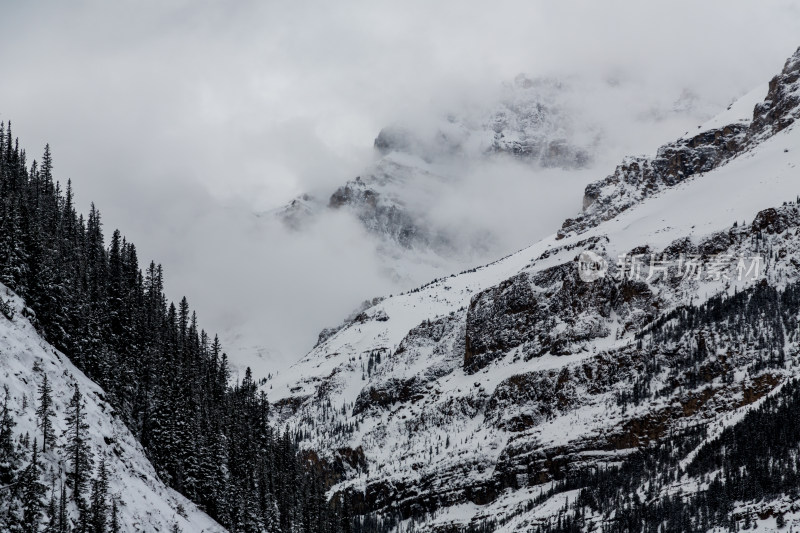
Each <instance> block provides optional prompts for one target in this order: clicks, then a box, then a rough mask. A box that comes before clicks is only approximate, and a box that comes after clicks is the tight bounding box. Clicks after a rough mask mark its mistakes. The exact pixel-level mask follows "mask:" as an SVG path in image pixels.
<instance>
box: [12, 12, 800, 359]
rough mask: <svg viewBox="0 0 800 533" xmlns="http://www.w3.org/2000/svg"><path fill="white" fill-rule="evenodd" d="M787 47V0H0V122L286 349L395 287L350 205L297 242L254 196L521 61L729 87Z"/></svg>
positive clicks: (352, 165) (339, 160)
mask: <svg viewBox="0 0 800 533" xmlns="http://www.w3.org/2000/svg"><path fill="white" fill-rule="evenodd" d="M799 45H800V7H798V3H797V2H794V1H788V0H787V1H759V2H752V1H730V0H728V1H722V0H720V1H712V2H698V1H696V0H695V1H676V0H673V1H669V2H650V1H648V2H642V1H606V2H595V1H585V2H576V1H563V2H550V1H531V0H523V1H515V2H503V1H493V2H473V1H464V0H459V1H441V2H431V1H406V2H391V3H390V2H376V1H374V0H372V1H363V2H359V1H349V0H348V1H340V2H305V1H293V2H289V1H263V0H261V1H252V2H248V1H236V2H222V1H219V2H215V1H198V0H191V1H184V2H177V1H176V2H168V1H153V2H141V1H137V2H125V1H114V2H108V1H98V2H81V1H74V2H13V3H11V2H9V3H6V4H5V5H4V6H3V9H2V16H0V50H2V57H3V61H2V63H0V65H2V66H1V67H0V68H2V71H1V72H0V119H1V120H11V121H12V122H13V125H14V126H13V127H14V132H15V134H16V135H18V136H19V137H20V140H21V142H22V143H23V145H24V146H25V147H27V149H28V151H29V152H32V153H33V154H32V155H37V154H38V153H40V152H41V149H42V148H43V146H44V144H45V142H49V143H50V144H51V146H52V150H53V154H54V160H55V168H56V174H57V176H58V177H60V178H61V179H66V178H67V177H69V178H72V179H73V182H74V186H75V188H76V190H77V199H78V202H79V204H80V205H81V206H82V208H83V209H87V208H88V203H89V201H92V200H93V201H95V202H96V203H97V204H98V206H99V207H100V209H101V211H102V212H103V215H104V222H105V227H106V233H107V234H110V233H111V231H112V229H113V228H115V227H119V228H121V229H122V231H123V233H124V234H126V235H128V236H129V238H130V239H131V240H133V241H134V242H135V243H136V244H137V246H138V248H139V250H140V258H142V259H149V258H151V257H153V258H156V259H157V260H158V261H160V262H162V263H164V265H165V268H166V271H167V283H168V291H169V292H170V294H171V296H174V297H179V296H180V295H181V294H183V293H186V294H187V295H188V296H189V298H190V301H193V302H194V303H195V304H196V305H197V307H198V308H199V312H200V315H201V319H203V317H206V320H204V322H205V323H207V324H208V325H209V327H210V328H215V327H224V326H230V323H231V322H232V321H234V322H235V321H236V320H238V319H239V318H237V317H240V316H241V315H242V314H247V313H253V312H256V311H255V309H259V311H258V312H260V313H262V315H260V316H261V318H260V320H263V321H264V322H265V323H272V324H277V326H274V327H273V329H270V328H269V327H265V330H269V332H270V334H271V335H277V332H278V331H291V333H289V334H287V337H291V341H288V340H287V341H286V342H281V343H278V344H283V346H282V348H281V349H283V350H289V351H292V350H295V351H300V350H302V349H305V348H307V347H308V345H309V343H313V339H309V337H310V336H313V335H309V332H310V331H311V330H314V329H316V328H317V326H318V324H319V323H322V322H326V323H327V322H336V320H337V319H336V317H341V314H342V309H344V308H347V307H348V306H351V305H352V302H353V301H358V299H360V298H361V297H362V296H363V295H371V294H375V293H380V292H382V291H384V290H385V289H386V288H387V285H386V283H385V280H382V279H381V278H380V275H379V274H378V273H377V272H376V271H374V270H373V271H364V272H360V271H359V272H357V273H355V274H354V273H353V272H354V268H353V265H361V264H365V263H370V261H372V258H371V257H370V256H369V254H370V252H369V250H366V249H359V248H358V246H357V245H356V244H353V246H351V247H348V245H347V243H348V242H351V243H357V242H359V239H360V237H361V235H360V234H359V228H357V227H356V226H355V225H354V224H352V221H349V220H345V219H342V220H338V221H336V222H335V223H334V224H333V228H330V227H329V228H326V229H325V231H324V232H321V233H320V238H319V239H318V240H316V241H313V242H314V247H313V249H309V248H308V246H307V245H300V244H297V243H293V242H292V241H291V239H287V238H286V236H285V235H272V234H270V233H269V232H262V231H261V228H260V227H259V226H258V223H257V222H254V221H252V220H251V218H250V213H253V212H257V211H262V210H264V209H268V208H271V207H275V206H278V205H281V204H283V203H285V202H286V201H287V200H289V199H290V198H292V197H293V196H294V195H296V194H298V193H300V192H303V191H306V190H325V189H326V188H330V187H333V186H334V185H336V184H338V183H342V182H343V181H344V180H346V179H349V178H351V177H353V176H354V175H356V174H357V173H358V172H359V171H360V169H362V168H363V167H364V166H365V165H366V164H367V163H368V162H369V161H370V159H371V158H372V157H374V156H373V154H372V150H371V146H372V140H373V138H374V136H375V135H376V133H377V132H378V131H379V129H380V128H381V127H382V126H384V125H386V124H389V123H392V122H395V121H397V120H399V119H403V118H408V117H414V116H417V117H421V116H424V115H425V114H429V113H436V112H437V111H438V110H441V109H444V108H445V107H447V106H450V105H452V104H453V102H457V101H461V100H479V99H480V98H481V95H482V94H483V93H485V92H490V91H491V90H493V88H494V87H496V86H497V85H498V84H500V83H501V82H503V81H507V80H510V79H513V77H514V76H515V75H516V74H518V73H520V72H526V73H528V74H530V75H572V74H579V75H581V76H585V77H589V78H596V79H612V78H613V79H619V80H624V81H626V82H628V83H631V84H633V86H635V87H640V88H641V91H640V93H639V94H638V95H637V96H636V98H641V99H653V100H658V99H664V100H665V101H667V100H670V99H674V98H675V97H676V95H678V94H680V92H681V91H682V90H683V89H687V88H688V89H691V90H692V91H693V92H695V93H696V94H697V95H699V97H700V98H701V99H703V100H704V101H710V102H729V101H730V100H731V99H732V98H734V97H735V96H737V95H740V94H742V93H743V92H745V91H747V90H748V89H750V88H752V87H754V86H756V85H758V84H759V83H761V82H764V81H766V80H768V79H769V77H771V76H772V75H773V74H774V73H776V72H777V71H778V70H780V67H781V66H782V64H783V62H784V60H785V59H786V57H787V56H788V55H790V54H791V53H792V52H793V51H794V50H795V49H796V48H797V47H798V46H799ZM587 98H590V95H587ZM600 177H602V176H598V178H600ZM578 202H579V200H578V199H576V205H578ZM337 224H338V225H337ZM553 229H555V228H553ZM334 230H335V232H336V234H337V235H339V236H340V237H341V236H344V237H341V239H340V240H339V241H337V242H331V240H330V239H329V237H330V233H331V231H334ZM320 231H321V230H320ZM309 242H311V241H309ZM251 248H253V249H251ZM343 248H344V249H345V251H346V253H344V254H343V253H342V249H343ZM343 255H344V256H346V257H342V256H343ZM301 262H302V263H305V265H299V263H301ZM236 263H238V264H239V266H232V265H234V264H236ZM242 263H246V266H244V267H243V266H241V264H242ZM321 264H324V268H322V267H321V266H320V265H321ZM253 284H258V285H259V287H260V288H261V290H259V291H255V292H254V291H253V290H250V287H252V286H253ZM265 309H266V311H265ZM300 323H303V325H298V324H300ZM309 324H311V325H309ZM298 339H308V340H307V341H299V340H298ZM293 355H300V353H297V354H293Z"/></svg>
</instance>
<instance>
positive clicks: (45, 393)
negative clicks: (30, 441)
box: [36, 374, 55, 452]
mask: <svg viewBox="0 0 800 533" xmlns="http://www.w3.org/2000/svg"><path fill="white" fill-rule="evenodd" d="M52 392H53V390H52V388H51V387H50V384H49V383H48V382H47V374H44V375H43V377H42V383H41V385H39V406H38V407H37V408H36V417H37V418H38V422H39V428H40V429H41V430H42V452H46V451H47V446H48V445H51V446H52V445H53V443H54V442H55V434H54V433H53V421H52V418H53V416H55V413H54V412H53V398H52V396H51V395H52Z"/></svg>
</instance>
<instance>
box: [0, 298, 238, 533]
mask: <svg viewBox="0 0 800 533" xmlns="http://www.w3.org/2000/svg"><path fill="white" fill-rule="evenodd" d="M0 294H2V301H3V303H4V306H3V307H4V312H3V314H2V315H0V354H2V356H1V357H0V382H2V385H3V386H4V387H7V389H6V390H7V394H8V397H7V404H6V405H7V406H8V408H9V413H10V416H11V418H12V419H13V420H14V422H15V427H14V428H13V430H12V431H13V437H14V441H15V442H18V441H21V440H23V438H24V440H27V441H28V442H29V443H31V444H30V445H29V446H28V449H27V451H26V455H25V457H22V458H21V460H22V462H23V466H25V465H26V464H27V463H28V462H29V461H30V459H31V457H30V453H31V449H32V446H33V444H32V443H34V442H36V443H37V444H38V446H39V447H41V443H42V437H41V429H40V427H39V426H38V423H37V421H38V418H37V416H36V409H37V406H38V398H39V392H38V390H39V387H40V386H41V384H42V381H43V380H44V378H45V376H47V380H48V382H49V385H50V387H51V388H52V391H53V393H52V401H53V404H52V408H53V412H54V417H53V428H54V434H55V435H56V437H57V439H56V444H57V445H58V447H59V448H58V450H54V449H53V448H52V447H51V448H50V449H49V450H48V451H46V452H41V453H40V455H39V461H40V462H41V465H42V467H43V468H42V472H43V474H42V476H41V479H42V480H43V483H44V485H45V489H46V492H45V494H44V500H45V501H50V500H51V497H52V496H55V499H56V500H58V499H59V498H60V497H61V492H60V489H61V487H62V486H63V485H64V483H65V482H66V476H67V469H69V468H70V464H69V462H67V461H65V460H64V457H63V453H62V452H63V449H64V444H65V440H64V439H65V437H62V434H63V433H64V430H65V429H66V414H67V410H68V408H67V406H68V404H69V402H70V399H71V398H72V396H73V394H74V390H75V386H77V387H78V388H79V390H80V393H81V395H82V397H83V400H84V402H85V413H86V423H87V424H88V432H87V434H86V439H87V441H88V442H87V444H88V447H89V449H90V450H91V456H92V464H93V465H94V466H93V470H95V471H96V469H97V467H98V465H99V464H100V462H101V461H105V465H106V469H107V475H108V481H109V499H110V501H116V502H117V508H118V515H117V519H118V523H119V526H120V530H121V531H129V532H134V531H184V532H187V533H188V532H190V531H191V532H206V533H211V532H224V531H225V529H224V528H222V527H221V526H220V525H219V524H217V523H216V522H215V521H214V520H212V519H211V518H210V517H209V516H208V515H206V514H205V513H203V512H202V511H201V510H199V509H198V507H197V506H196V505H195V504H194V503H192V502H191V501H189V500H188V499H186V498H185V497H183V496H182V495H180V494H179V493H177V492H175V491H174V490H172V489H170V488H168V487H167V486H166V485H165V484H164V483H163V481H162V480H161V479H160V478H159V477H158V475H157V474H156V471H155V469H154V468H153V466H152V465H151V464H150V461H149V460H148V459H147V457H146V456H145V452H144V449H143V448H142V446H141V444H139V442H138V441H137V440H136V439H135V438H134V436H133V435H132V434H131V432H130V431H129V430H128V428H127V427H126V426H125V424H124V423H123V422H122V420H121V419H120V418H119V417H118V416H117V414H116V413H115V411H114V409H113V408H112V407H111V405H109V404H108V403H107V402H106V394H105V392H104V391H103V390H102V389H101V388H100V387H98V386H97V385H96V384H95V383H94V382H92V381H91V380H90V379H88V378H87V377H86V376H85V375H84V373H83V372H81V371H80V370H79V369H78V368H76V367H75V366H74V365H73V364H72V363H71V362H70V361H69V359H68V358H67V357H66V356H65V355H64V354H62V353H60V352H59V351H57V350H56V349H55V348H53V347H52V346H51V345H50V344H48V343H47V342H46V341H45V340H43V339H42V338H41V336H40V335H39V333H38V332H37V331H36V329H35V328H34V327H33V326H32V325H31V322H30V320H29V317H31V316H32V311H31V310H30V309H29V308H27V307H26V306H25V304H24V302H23V301H22V300H21V299H20V298H19V297H17V296H16V295H15V294H14V293H13V292H11V291H10V290H8V289H7V288H6V287H5V286H4V285H0ZM0 395H2V396H0V402H3V401H4V400H6V396H5V395H6V392H5V391H4V390H0ZM92 477H93V478H96V477H97V474H93V476H92ZM0 490H3V491H4V492H5V494H6V495H7V494H9V492H8V487H3V488H2V489H0ZM4 497H5V496H4ZM109 505H110V502H109ZM66 510H67V516H68V519H69V520H70V522H71V523H76V522H77V521H78V513H79V511H78V508H77V506H76V504H75V502H74V501H72V500H71V499H70V501H69V502H67V503H66ZM67 527H71V526H69V525H68V526H67Z"/></svg>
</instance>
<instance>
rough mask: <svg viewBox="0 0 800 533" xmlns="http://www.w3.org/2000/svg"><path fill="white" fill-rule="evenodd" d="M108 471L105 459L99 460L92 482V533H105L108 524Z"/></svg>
mask: <svg viewBox="0 0 800 533" xmlns="http://www.w3.org/2000/svg"><path fill="white" fill-rule="evenodd" d="M107 496H108V471H107V470H106V460H105V458H102V459H100V464H99V465H98V467H97V478H96V479H95V480H94V481H93V482H92V496H91V505H92V507H91V515H92V533H106V526H107V524H108V500H107Z"/></svg>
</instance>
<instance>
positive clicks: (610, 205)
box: [559, 124, 747, 236]
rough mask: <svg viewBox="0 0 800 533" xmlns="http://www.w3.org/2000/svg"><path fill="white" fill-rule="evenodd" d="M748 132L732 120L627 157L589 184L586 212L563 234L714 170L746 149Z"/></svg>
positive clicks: (583, 228)
mask: <svg viewBox="0 0 800 533" xmlns="http://www.w3.org/2000/svg"><path fill="white" fill-rule="evenodd" d="M746 132H747V128H746V127H745V126H743V125H741V124H731V125H728V126H725V127H723V128H720V129H715V130H711V131H706V132H703V133H701V134H699V135H697V136H695V137H692V138H691V139H681V140H678V141H676V142H674V143H670V144H667V145H664V146H662V147H661V148H659V150H658V154H657V155H656V157H655V158H652V159H651V158H646V157H631V158H628V159H626V160H625V161H624V162H623V163H622V164H621V165H619V166H618V167H617V169H616V170H615V171H614V174H612V175H611V176H608V177H607V178H605V179H603V180H601V181H596V182H594V183H591V184H589V185H588V186H587V187H586V190H585V191H584V196H583V212H582V213H581V214H580V215H579V216H578V217H576V218H574V219H567V220H566V221H565V222H564V225H563V226H562V228H561V230H560V231H559V235H560V236H564V235H567V234H568V233H570V232H577V233H582V232H584V231H586V230H587V229H588V228H590V227H593V226H596V225H598V224H600V223H601V222H603V221H605V220H610V219H612V218H614V217H615V216H617V215H618V214H619V213H621V212H622V211H625V210H626V209H628V208H630V207H631V206H633V205H635V204H638V203H639V202H641V201H642V200H644V199H645V198H647V197H648V196H652V195H653V194H655V193H657V192H659V191H661V190H663V189H665V188H667V187H673V186H675V185H677V184H678V183H680V182H681V181H683V180H685V179H687V178H689V177H691V176H694V175H696V174H699V173H703V172H708V171H710V170H713V169H714V168H716V167H717V166H719V165H720V164H721V163H722V162H724V161H726V160H727V159H729V158H730V157H732V156H733V155H735V154H737V153H738V152H739V151H740V150H741V149H742V146H743V145H744V142H745V139H746Z"/></svg>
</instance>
